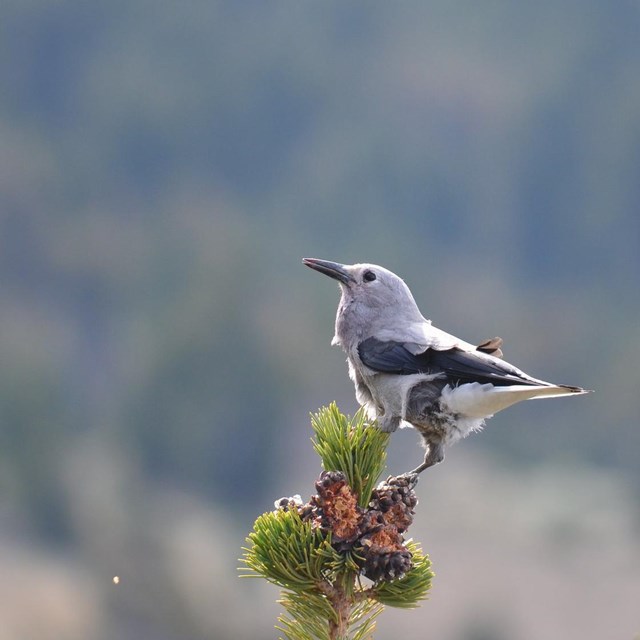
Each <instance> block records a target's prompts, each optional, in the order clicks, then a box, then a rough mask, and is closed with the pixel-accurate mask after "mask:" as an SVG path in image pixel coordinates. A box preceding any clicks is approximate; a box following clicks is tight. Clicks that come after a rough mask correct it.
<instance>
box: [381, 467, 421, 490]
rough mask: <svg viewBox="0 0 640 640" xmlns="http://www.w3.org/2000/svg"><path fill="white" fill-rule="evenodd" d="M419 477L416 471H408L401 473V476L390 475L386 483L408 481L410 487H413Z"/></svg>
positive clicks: (403, 482)
mask: <svg viewBox="0 0 640 640" xmlns="http://www.w3.org/2000/svg"><path fill="white" fill-rule="evenodd" d="M419 477H420V474H419V473H415V471H408V472H407V473H401V474H400V475H399V476H389V477H388V478H387V480H386V482H385V484H388V485H389V484H405V483H406V484H407V485H408V487H409V488H410V489H413V488H414V487H415V486H416V485H417V484H418V478H419ZM398 481H400V482H398Z"/></svg>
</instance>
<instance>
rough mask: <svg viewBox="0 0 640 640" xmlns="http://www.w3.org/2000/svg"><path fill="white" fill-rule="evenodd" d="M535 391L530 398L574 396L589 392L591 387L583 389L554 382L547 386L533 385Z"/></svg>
mask: <svg viewBox="0 0 640 640" xmlns="http://www.w3.org/2000/svg"><path fill="white" fill-rule="evenodd" d="M532 391H535V393H534V395H532V396H531V399H532V400H535V399H536V398H560V397H562V396H575V395H582V394H585V393H591V392H592V390H591V389H583V388H582V387H572V386H570V385H568V384H554V385H551V386H549V387H535V388H534V389H532Z"/></svg>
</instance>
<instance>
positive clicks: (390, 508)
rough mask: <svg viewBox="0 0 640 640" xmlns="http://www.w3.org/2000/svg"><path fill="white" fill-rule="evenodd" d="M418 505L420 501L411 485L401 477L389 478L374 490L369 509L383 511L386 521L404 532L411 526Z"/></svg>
mask: <svg viewBox="0 0 640 640" xmlns="http://www.w3.org/2000/svg"><path fill="white" fill-rule="evenodd" d="M417 504H418V499H417V497H416V494H415V491H414V490H413V488H412V486H411V484H410V483H409V481H408V480H407V479H406V478H404V477H402V476H400V477H397V478H393V477H392V478H389V479H388V480H387V481H386V482H382V483H380V484H379V485H378V487H377V488H376V489H374V490H373V492H372V493H371V501H370V502H369V508H370V509H375V510H378V511H381V512H382V514H383V517H384V521H385V522H386V523H387V524H390V525H394V526H396V527H397V529H398V531H400V532H402V531H406V530H407V529H408V528H409V527H410V526H411V523H412V522H413V514H414V513H415V512H414V509H415V506H416V505H417Z"/></svg>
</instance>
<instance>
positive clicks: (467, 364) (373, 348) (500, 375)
mask: <svg viewBox="0 0 640 640" xmlns="http://www.w3.org/2000/svg"><path fill="white" fill-rule="evenodd" d="M462 344H466V343H462ZM481 346H482V345H481ZM472 349H473V350H472V351H469V350H467V349H465V348H464V347H462V346H452V347H450V348H448V349H438V348H437V347H435V348H433V347H429V346H427V347H425V346H424V344H423V345H422V346H421V347H420V345H418V344H416V343H404V342H398V341H394V340H380V339H378V338H377V337H371V338H367V339H366V340H363V341H362V342H361V343H360V344H359V345H358V355H359V356H360V360H361V361H362V363H363V364H364V365H365V366H366V367H369V368H370V369H373V370H374V371H378V372H381V373H395V374H399V375H410V374H415V373H426V374H431V375H433V374H436V375H440V376H443V377H446V378H447V379H448V380H449V381H450V382H451V384H454V385H456V384H464V383H467V382H479V383H481V384H486V383H491V384H493V385H495V386H509V385H523V384H524V385H533V386H546V385H548V384H549V383H546V382H544V381H542V380H536V379H535V378H531V377H529V376H528V375H527V374H525V373H523V372H522V371H520V370H519V369H517V368H516V367H514V366H512V365H510V364H509V363H507V362H504V361H503V360H498V359H497V358H495V357H492V356H491V355H486V354H485V353H483V351H482V350H480V351H476V350H475V347H472Z"/></svg>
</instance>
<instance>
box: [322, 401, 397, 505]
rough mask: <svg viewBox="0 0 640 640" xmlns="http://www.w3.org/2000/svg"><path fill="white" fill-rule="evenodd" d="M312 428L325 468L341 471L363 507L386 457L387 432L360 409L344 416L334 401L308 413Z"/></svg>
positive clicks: (367, 500) (367, 501) (382, 468)
mask: <svg viewBox="0 0 640 640" xmlns="http://www.w3.org/2000/svg"><path fill="white" fill-rule="evenodd" d="M311 425H312V426H313V430H314V432H315V436H316V437H315V440H312V442H313V447H314V449H315V450H316V452H317V453H318V455H319V456H320V458H321V459H322V466H323V467H324V469H325V470H327V471H342V472H343V473H344V474H345V475H346V476H347V481H348V483H349V485H350V486H351V488H352V489H353V491H354V492H355V493H356V495H357V496H358V503H359V504H360V506H361V507H365V506H366V505H367V504H368V503H369V499H370V497H371V492H372V491H373V489H374V487H375V486H376V484H377V482H378V479H379V478H380V475H381V474H382V472H383V470H384V468H385V464H386V460H387V453H386V448H387V444H388V442H389V434H388V433H384V432H382V431H380V430H379V429H377V428H376V427H375V424H372V423H370V422H368V421H367V418H366V415H365V413H364V410H363V409H360V410H359V411H358V412H357V413H356V415H355V416H353V418H348V417H346V416H345V415H343V414H342V413H340V410H339V409H338V407H337V405H336V404H335V402H333V403H331V404H330V405H329V406H328V407H323V408H322V409H320V410H319V411H318V412H317V413H315V414H313V415H312V416H311Z"/></svg>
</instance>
